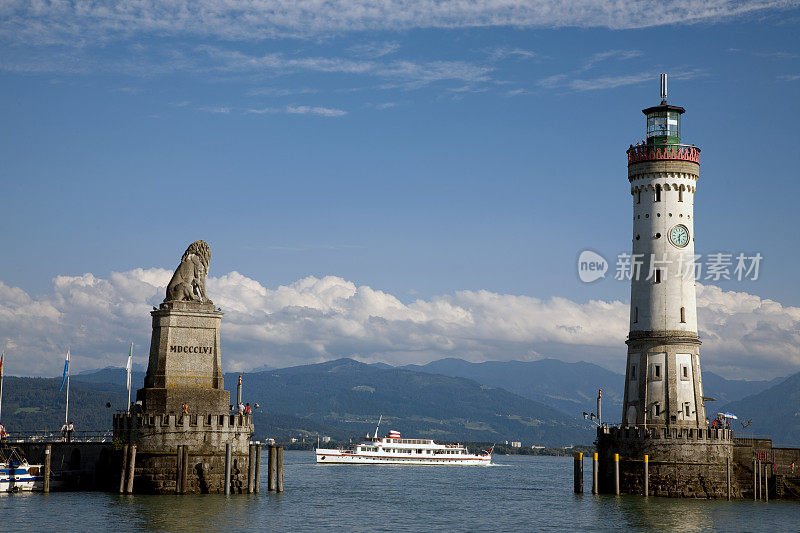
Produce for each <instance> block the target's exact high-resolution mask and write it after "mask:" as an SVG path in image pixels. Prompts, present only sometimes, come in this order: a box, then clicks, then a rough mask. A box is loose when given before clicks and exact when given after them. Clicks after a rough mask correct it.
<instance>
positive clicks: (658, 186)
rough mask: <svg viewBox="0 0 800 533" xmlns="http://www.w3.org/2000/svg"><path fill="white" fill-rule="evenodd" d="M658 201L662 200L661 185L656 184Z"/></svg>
mask: <svg viewBox="0 0 800 533" xmlns="http://www.w3.org/2000/svg"><path fill="white" fill-rule="evenodd" d="M655 201H656V202H660V201H661V185H656V199H655Z"/></svg>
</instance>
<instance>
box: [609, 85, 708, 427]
mask: <svg viewBox="0 0 800 533" xmlns="http://www.w3.org/2000/svg"><path fill="white" fill-rule="evenodd" d="M642 112H643V113H644V114H645V116H646V117H647V138H646V140H645V141H643V142H641V143H638V144H637V145H636V146H631V147H630V148H629V149H628V180H629V181H630V186H631V195H632V198H633V233H632V242H633V246H632V248H633V253H632V265H633V268H632V269H631V274H632V275H631V312H630V334H629V335H628V340H627V345H628V365H627V371H626V378H625V399H624V407H623V413H622V425H623V426H639V427H642V426H643V427H645V428H647V427H649V426H650V427H652V426H662V427H663V426H666V427H679V428H680V427H684V428H686V427H691V428H705V427H706V414H705V406H704V403H703V383H702V379H701V375H700V350H699V349H700V340H699V339H698V335H697V309H696V303H695V276H694V197H695V192H696V187H697V180H698V177H699V174H700V164H699V154H700V149H699V148H697V147H696V146H694V145H687V144H682V143H681V115H683V113H684V112H685V110H684V109H683V108H682V107H678V106H674V105H669V104H667V77H666V74H662V75H661V103H660V105H657V106H654V107H649V108H647V109H644V110H642Z"/></svg>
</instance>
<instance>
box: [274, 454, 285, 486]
mask: <svg viewBox="0 0 800 533" xmlns="http://www.w3.org/2000/svg"><path fill="white" fill-rule="evenodd" d="M276 451H277V453H276V456H277V457H276V468H275V474H276V475H275V491H276V492H283V446H278V449H277V450H276Z"/></svg>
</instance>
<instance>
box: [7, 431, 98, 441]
mask: <svg viewBox="0 0 800 533" xmlns="http://www.w3.org/2000/svg"><path fill="white" fill-rule="evenodd" d="M112 440H114V432H113V431H110V430H109V431H73V432H72V435H70V436H67V435H64V434H62V433H61V431H46V430H45V431H19V432H9V433H8V434H6V437H5V438H4V439H3V441H2V443H0V444H19V443H23V442H42V443H47V442H111V441H112Z"/></svg>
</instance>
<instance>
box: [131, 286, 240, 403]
mask: <svg viewBox="0 0 800 533" xmlns="http://www.w3.org/2000/svg"><path fill="white" fill-rule="evenodd" d="M150 314H151V315H152V316H153V336H152V339H151V341H150V363H149V365H148V367H147V376H146V377H145V381H144V388H143V389H139V391H138V392H137V394H136V399H137V400H140V401H141V402H142V409H143V411H145V412H149V413H170V412H174V413H180V412H181V410H182V405H183V404H184V403H187V404H189V412H190V413H224V412H227V411H229V409H230V393H229V392H228V391H226V390H225V388H224V383H223V377H222V349H221V343H220V336H219V329H220V325H221V323H222V313H221V312H219V311H216V310H215V308H214V304H212V303H200V302H194V301H168V302H164V303H163V304H161V307H160V308H159V309H158V310H156V311H152V312H151V313H150Z"/></svg>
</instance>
